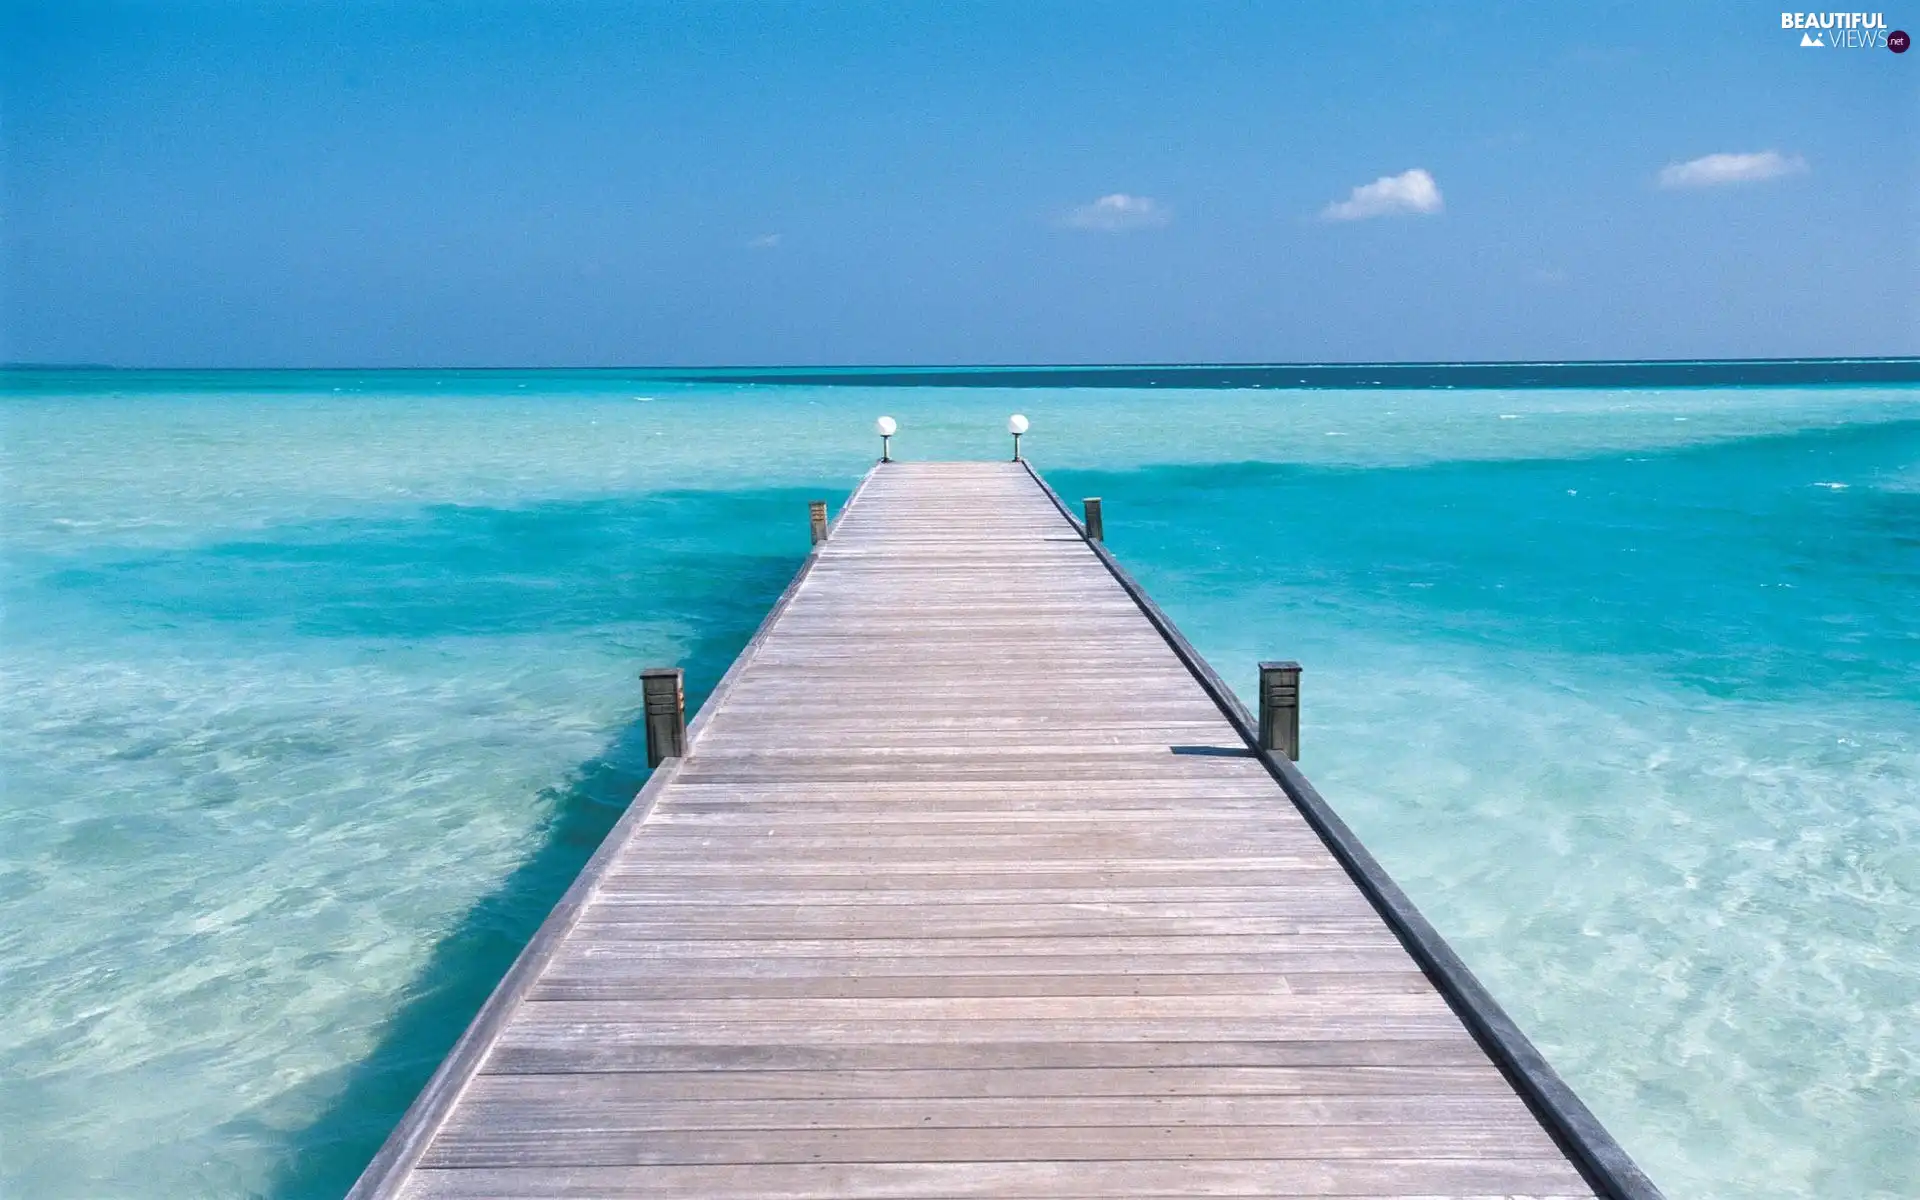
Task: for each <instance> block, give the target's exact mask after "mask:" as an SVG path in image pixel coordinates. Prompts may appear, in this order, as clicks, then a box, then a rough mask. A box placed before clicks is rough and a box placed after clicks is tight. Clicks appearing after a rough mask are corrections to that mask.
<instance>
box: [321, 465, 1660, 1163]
mask: <svg viewBox="0 0 1920 1200" xmlns="http://www.w3.org/2000/svg"><path fill="white" fill-rule="evenodd" d="M796 519H798V514H796ZM815 529H816V537H818V538H823V540H820V541H819V542H818V544H817V545H816V546H815V549H814V551H813V553H812V554H811V555H810V556H809V558H808V559H807V563H806V565H805V566H804V567H803V568H802V569H801V572H800V574H799V575H798V576H797V577H796V579H795V580H794V583H793V585H792V586H791V587H790V588H789V589H788V590H787V593H786V595H784V596H783V597H782V598H781V600H780V602H779V603H778V605H776V607H775V609H774V611H773V612H772V613H771V614H770V615H769V617H768V619H767V622H766V624H765V625H764V626H763V627H762V628H761V631H760V633H759V634H758V635H757V636H756V637H755V638H754V640H753V642H752V643H751V644H750V645H749V646H748V647H747V648H746V650H745V651H744V652H743V653H742V654H741V656H740V658H739V660H738V661H737V662H736V663H735V664H734V667H733V669H732V670H731V671H730V672H729V673H728V675H727V676H726V678H725V679H724V680H723V681H722V682H721V684H720V686H719V688H718V689H717V690H716V691H715V693H714V694H713V696H712V698H711V699H710V700H709V701H708V702H707V703H706V705H705V706H704V707H703V709H702V710H701V712H700V714H699V716H698V719H697V720H696V721H695V722H694V723H693V725H692V727H691V728H690V729H688V730H686V744H685V753H684V755H683V756H679V757H671V758H667V759H666V760H665V761H664V762H663V763H662V765H661V766H660V768H659V769H658V770H657V771H656V772H655V773H654V775H653V777H652V778H651V780H650V781H649V782H648V784H647V786H646V788H645V789H644V790H643V791H642V792H641V794H640V796H639V798H638V799H637V800H636V801H635V803H634V805H633V806H632V809H631V810H630V811H629V813H628V814H627V816H626V817H625V818H624V819H623V820H622V821H621V822H620V824H619V826H618V827H617V828H616V829H615V830H614V831H613V832H612V834H610V835H609V837H608V838H607V840H606V843H605V844H604V845H603V846H602V848H601V850H600V851H599V852H598V853H597V854H596V855H595V856H594V858H593V860H592V861H591V862H590V863H589V864H588V866H587V868H586V869H585V871H584V872H583V873H582V875H581V877H580V879H579V880H578V881H577V882H576V883H575V885H574V887H573V888H572V890H571V891H569V892H568V894H567V896H566V898H565V899H563V900H562V901H561V903H560V905H559V906H558V907H557V908H556V909H555V911H554V913H553V915H552V916H551V917H550V918H549V919H548V921H547V923H546V924H545V925H544V926H543V927H542V928H541V930H540V932H539V934H538V935H537V936H536V937H535V939H534V941H533V942H532V944H530V945H529V946H528V947H527V950H526V951H525V953H524V954H522V956H521V957H520V959H519V961H518V962H517V963H516V964H515V966H514V968H513V970H512V972H511V973H510V974H509V975H508V976H507V978H506V979H505V980H503V981H502V983H501V985H500V987H499V989H498V990H497V991H496V992H495V994H494V996H493V998H492V999H491V1000H490V1001H489V1002H488V1004H487V1006H486V1008H485V1009H484V1010H483V1011H482V1012H481V1014H480V1016H479V1017H478V1018H477V1019H476V1020H475V1022H474V1024H473V1026H472V1027H471V1028H470V1029H469V1030H468V1031H467V1033H466V1035H465V1036H464V1037H463V1038H462V1039H461V1041H460V1043H459V1044H458V1045H457V1046H456V1047H455V1049H454V1051H453V1053H452V1054H451V1055H450V1056H449V1058H448V1059H447V1061H446V1063H445V1064H443V1065H442V1067H441V1069H440V1071H439V1073H438V1074H436V1075H435V1076H434V1078H433V1080H432V1081H431V1082H430V1083H429V1084H428V1086H427V1088H426V1090H425V1091H424V1092H423V1093H422V1094H421V1096H420V1098H419V1100H418V1101H416V1102H415V1104H414V1106H413V1108H412V1109H411V1110H409V1112H408V1113H407V1115H406V1117H405V1119H404V1120H403V1121H402V1123H401V1125H400V1126H399V1128H397V1129H396V1130H395V1131H394V1133H393V1136H392V1137H391V1138H390V1139H389V1140H388V1142H387V1144H386V1145H385V1147H383V1148H382V1150H381V1151H380V1154H379V1156H378V1157H377V1158H376V1159H375V1160H374V1161H373V1163H372V1164H371V1165H370V1166H369V1167H368V1168H367V1171H366V1173H365V1174H364V1175H363V1176H362V1177H361V1179H360V1182H359V1184H358V1185H357V1186H356V1188H355V1189H354V1192H353V1196H354V1197H355V1198H357V1200H370V1198H372V1197H390V1196H391V1197H415V1198H419V1200H426V1198H429V1197H446V1198H453V1197H641V1196H646V1197H669V1198H682V1197H684V1198H693V1197H740V1198H748V1197H752V1198H775V1197H778V1198H799V1197H810V1198H818V1200H839V1198H844V1197H870V1198H883V1197H885V1198H891V1197H962V1196H967V1197H975V1196H979V1197H984V1196H994V1197H1034V1198H1037V1197H1079V1198H1083V1200H1091V1198H1094V1197H1123V1196H1126V1197H1137V1196H1161V1197H1170V1196H1202V1195H1206V1196H1353V1197H1360V1196H1366V1197H1388V1196H1407V1197H1411V1196H1422V1197H1437V1196H1507V1197H1518V1196H1526V1197H1571V1196H1596V1195H1598V1196H1605V1197H1633V1198H1636V1200H1639V1198H1646V1197H1657V1196H1658V1195H1659V1193H1658V1192H1657V1191H1656V1190H1655V1189H1654V1187H1653V1185H1652V1184H1651V1183H1650V1182H1648V1181H1647V1179H1646V1177H1645V1176H1644V1175H1643V1174H1641V1173H1640V1171H1639V1170H1638V1169H1637V1168H1636V1167H1635V1166H1634V1164H1633V1163H1632V1162H1631V1160H1630V1159H1628V1157H1627V1156H1626V1155H1625V1154H1624V1153H1623V1152H1622V1151H1621V1150H1620V1148H1619V1147H1618V1146H1617V1145H1616V1144H1615V1143H1614V1142H1613V1141H1612V1139H1611V1138H1609V1137H1608V1136H1607V1134H1606V1132H1605V1130H1603V1129H1602V1128H1601V1127H1600V1126H1599V1124H1598V1123H1597V1122H1596V1121H1595V1120H1594V1118H1593V1117H1592V1115H1591V1114H1590V1113H1588V1111H1587V1110H1586V1109H1585V1108H1584V1106H1582V1105H1581V1104H1580V1102H1579V1100H1578V1099H1577V1098H1575V1097H1574V1096H1573V1094H1572V1093H1571V1092H1570V1091H1569V1090H1568V1089H1567V1088H1566V1086H1565V1085H1564V1084H1563V1083H1561V1082H1560V1080H1559V1079H1558V1078H1557V1077H1555V1076H1554V1074H1553V1072H1552V1071H1551V1070H1550V1069H1549V1068H1548V1067H1547V1065H1546V1063H1545V1062H1544V1061H1543V1060H1541V1059H1540V1057H1539V1056H1538V1054H1536V1053H1535V1052H1534V1050H1533V1048H1532V1047H1531V1046H1530V1045H1528V1043H1527V1042H1526V1039H1525V1038H1524V1037H1523V1036H1522V1035H1521V1034H1520V1032H1519V1031H1518V1030H1517V1029H1515V1028H1514V1027H1513V1026H1512V1024H1511V1022H1509V1021H1508V1020H1507V1018H1506V1017H1505V1016H1504V1015H1503V1014H1502V1013H1501V1012H1500V1010H1499V1007H1498V1006H1497V1005H1496V1004H1494V1003H1493V1001H1492V999H1491V998H1490V997H1488V996H1487V995H1486V993H1485V992H1484V991H1483V990H1482V989H1481V988H1480V987H1479V985H1478V984H1477V983H1476V982H1474V980H1473V978H1472V976H1471V974H1470V973H1468V972H1467V971H1466V969H1465V967H1464V966H1462V965H1461V964H1460V963H1459V961H1458V960H1457V959H1456V958H1455V957H1454V956H1453V954H1452V952H1451V951H1450V950H1448V949H1447V947H1446V945H1445V943H1444V942H1443V941H1441V940H1440V939H1439V937H1438V936H1437V935H1436V934H1435V933H1434V932H1433V930H1432V929H1431V928H1430V927H1429V926H1428V925H1427V924H1426V922H1425V921H1424V920H1422V919H1421V918H1420V916H1419V914H1418V913H1417V912H1416V911H1414V909H1413V908H1412V906H1411V905H1410V904H1409V903H1408V902H1407V901H1406V898H1405V897H1404V896H1403V895H1402V894H1401V893H1400V892H1399V890H1398V889H1397V888H1395V887H1394V886H1393V884H1392V882H1391V880H1389V879H1387V878H1386V876H1385V875H1384V873H1382V872H1381V871H1380V869H1379V867H1378V865H1377V864H1375V863H1374V861H1373V860H1372V858H1371V857H1370V856H1369V855H1367V853H1366V851H1365V849H1364V847H1362V846H1360V845H1359V843H1358V842H1357V840H1355V839H1354V838H1353V836H1352V834H1351V833H1350V832H1349V831H1348V830H1347V829H1346V827H1345V826H1344V825H1343V824H1341V823H1340V821H1339V819H1338V817H1337V816H1334V815H1333V813H1332V812H1331V810H1330V809H1328V808H1327V806H1326V804H1325V802H1324V801H1323V800H1322V799H1321V798H1320V797H1319V796H1318V794H1317V793H1315V792H1314V791H1313V789H1312V787H1311V785H1309V784H1308V783H1307V782H1306V780H1305V779H1304V778H1302V777H1301V776H1300V775H1299V773H1298V771H1296V770H1295V769H1294V768H1293V766H1292V764H1291V763H1289V762H1287V761H1286V759H1285V756H1284V755H1276V754H1273V753H1270V752H1267V751H1265V750H1263V749H1261V748H1259V746H1258V743H1259V742H1260V740H1261V738H1262V732H1261V729H1260V723H1259V722H1257V721H1256V720H1255V718H1253V717H1252V716H1251V715H1250V714H1248V713H1247V712H1246V711H1245V709H1244V708H1242V707H1241V706H1240V704H1239V702H1238V701H1237V700H1235V699H1234V698H1233V697H1232V695H1231V693H1230V692H1227V691H1226V690H1225V688H1224V685H1222V684H1221V682H1220V681H1219V679H1218V678H1217V677H1216V676H1214V675H1213V673H1212V671H1211V670H1210V669H1209V668H1208V667H1207V666H1206V664H1205V663H1204V662H1202V661H1201V660H1200V659H1199V658H1198V656H1197V655H1196V654H1194V653H1193V651H1192V649H1191V648H1190V647H1189V646H1188V645H1187V644H1186V642H1185V641H1184V639H1182V638H1181V637H1180V635H1179V633H1178V631H1177V630H1175V629H1174V628H1173V627H1172V625H1171V623H1170V622H1168V621H1167V620H1166V618H1165V617H1164V615H1163V614H1161V613H1160V611H1159V610H1158V609H1157V608H1156V607H1155V606H1154V605H1153V604H1152V602H1151V601H1150V600H1149V599H1147V598H1146V597H1145V596H1144V594H1143V593H1141V591H1140V590H1139V588H1138V587H1137V586H1135V585H1134V584H1133V582H1132V581H1131V580H1130V579H1129V578H1128V577H1127V575H1126V573H1125V572H1124V571H1123V570H1121V569H1120V568H1119V566H1118V564H1117V563H1115V562H1114V561H1113V559H1112V556H1111V555H1110V554H1108V553H1107V551H1106V550H1105V547H1104V546H1103V545H1102V544H1101V543H1100V542H1099V541H1098V540H1094V539H1089V538H1088V537H1087V536H1086V532H1085V530H1084V528H1083V527H1082V526H1081V525H1079V524H1078V523H1076V522H1075V521H1074V520H1073V518H1072V516H1071V515H1070V513H1069V511H1068V510H1067V508H1066V507H1065V506H1064V505H1063V504H1061V503H1060V501H1059V499H1058V497H1056V496H1054V494H1053V493H1052V492H1051V491H1050V490H1049V489H1048V488H1047V487H1046V486H1045V484H1044V483H1043V482H1042V481H1041V480H1040V479H1039V478H1038V477H1037V476H1036V475H1034V474H1033V473H1032V472H1031V471H1029V470H1028V469H1027V467H1026V466H1025V465H1024V464H1022V463H1018V462H1009V463H900V462H895V463H888V464H885V465H882V466H879V467H876V468H875V469H874V470H873V471H872V472H871V473H870V474H869V475H868V476H867V477H866V479H865V480H864V481H863V482H862V484H861V486H860V488H859V489H858V490H857V491H856V492H855V494H854V496H853V498H852V499H851V500H850V501H849V503H848V505H847V507H846V510H845V511H844V513H843V514H842V515H841V516H840V518H839V519H838V520H837V521H834V522H833V523H832V525H831V528H830V531H828V530H826V529H823V528H821V527H820V526H819V525H818V524H816V527H815ZM674 684H675V686H677V681H674ZM654 709H655V706H654V704H653V703H652V701H651V700H650V701H649V706H648V712H649V716H648V720H649V721H653V720H654V719H655V717H656V714H655V711H654ZM675 748H676V749H677V748H678V747H675Z"/></svg>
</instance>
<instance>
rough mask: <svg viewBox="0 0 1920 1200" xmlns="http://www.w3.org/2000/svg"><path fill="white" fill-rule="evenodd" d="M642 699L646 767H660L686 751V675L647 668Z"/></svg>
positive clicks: (674, 670) (676, 670) (643, 674)
mask: <svg viewBox="0 0 1920 1200" xmlns="http://www.w3.org/2000/svg"><path fill="white" fill-rule="evenodd" d="M640 698H641V704H642V708H643V710H644V712H645V717H644V720H645V721H646V723H647V765H648V766H649V767H657V766H659V765H660V764H661V763H662V762H664V761H665V760H667V759H669V758H680V757H682V756H684V755H685V754H686V752H687V690H686V672H684V671H682V670H681V669H680V668H679V667H648V668H647V669H646V670H644V671H642V672H640Z"/></svg>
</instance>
